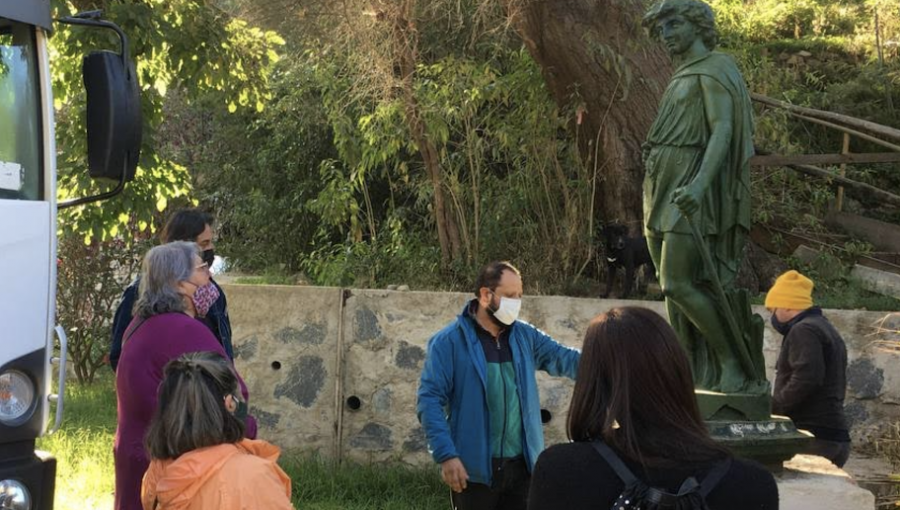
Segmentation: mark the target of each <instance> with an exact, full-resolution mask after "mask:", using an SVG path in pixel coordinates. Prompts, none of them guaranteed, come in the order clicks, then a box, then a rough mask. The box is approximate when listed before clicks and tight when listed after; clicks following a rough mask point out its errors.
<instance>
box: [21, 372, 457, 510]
mask: <svg viewBox="0 0 900 510" xmlns="http://www.w3.org/2000/svg"><path fill="white" fill-rule="evenodd" d="M65 406H66V407H65V419H64V420H63V426H62V429H60V431H59V432H57V433H56V434H53V435H52V436H48V437H45V438H42V439H41V440H39V441H38V447H39V448H40V449H42V450H46V451H48V452H50V453H52V454H53V455H54V456H56V459H57V477H56V505H55V507H54V508H56V510H88V509H104V510H106V509H109V508H112V505H113V487H114V479H115V471H114V468H113V456H112V447H113V439H114V437H115V431H116V395H115V392H114V390H113V378H112V374H111V373H109V371H108V370H105V371H104V372H102V373H101V374H100V376H99V377H98V379H97V381H96V382H95V383H94V384H92V385H79V384H74V383H73V384H69V386H68V388H67V389H66V404H65ZM281 465H282V467H283V468H284V470H285V471H286V472H287V473H288V474H289V475H290V477H291V479H292V480H293V493H294V506H295V507H296V508H298V509H303V510H413V509H415V510H419V509H427V510H431V509H437V510H442V509H446V508H449V506H450V505H449V497H450V493H449V490H448V489H447V488H446V487H445V486H444V485H443V484H442V483H441V481H440V477H439V476H438V474H437V470H436V469H414V468H408V467H403V466H399V465H392V466H385V465H380V464H373V465H366V464H359V463H354V462H345V463H342V464H341V465H335V464H334V463H332V462H330V461H329V460H327V459H322V458H319V457H315V456H311V455H294V456H288V455H286V456H284V457H282V461H281Z"/></svg>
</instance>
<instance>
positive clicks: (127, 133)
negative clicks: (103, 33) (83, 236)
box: [82, 51, 142, 181]
mask: <svg viewBox="0 0 900 510" xmlns="http://www.w3.org/2000/svg"><path fill="white" fill-rule="evenodd" d="M82 74H83V75H84V88H85V89H86V91H87V141H88V144H87V147H88V166H89V170H90V176H91V177H92V178H94V179H101V178H105V179H113V180H116V181H120V180H124V181H131V180H132V179H134V173H135V171H136V170H137V165H138V159H139V157H140V154H141V127H142V117H141V96H140V91H139V89H138V83H137V74H136V72H135V69H134V64H133V63H132V62H131V61H130V60H127V59H125V58H123V56H122V55H119V54H117V53H113V52H110V51H95V52H92V53H91V54H89V55H87V56H86V57H84V63H83V66H82ZM123 172H124V174H125V175H124V176H123V175H122V174H123ZM123 177H124V179H123Z"/></svg>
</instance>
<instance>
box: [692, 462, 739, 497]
mask: <svg viewBox="0 0 900 510" xmlns="http://www.w3.org/2000/svg"><path fill="white" fill-rule="evenodd" d="M731 461H732V458H731V457H730V456H729V457H726V458H725V459H723V460H722V461H720V462H718V463H716V465H715V466H713V468H712V469H711V470H710V471H709V473H707V474H706V477H704V478H703V481H702V482H700V495H701V496H703V499H704V500H705V499H706V497H707V496H709V493H710V492H712V490H713V489H715V488H716V485H718V484H719V482H720V481H722V478H724V477H725V475H726V474H727V473H728V471H729V470H730V469H731Z"/></svg>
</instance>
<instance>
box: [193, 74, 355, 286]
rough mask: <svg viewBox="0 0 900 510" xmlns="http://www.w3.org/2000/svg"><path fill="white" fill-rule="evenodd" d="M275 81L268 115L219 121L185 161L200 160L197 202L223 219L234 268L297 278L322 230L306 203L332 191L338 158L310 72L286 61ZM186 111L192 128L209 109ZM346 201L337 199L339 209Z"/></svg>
mask: <svg viewBox="0 0 900 510" xmlns="http://www.w3.org/2000/svg"><path fill="white" fill-rule="evenodd" d="M270 82H271V94H272V100H271V101H270V102H269V103H268V105H267V107H266V109H265V110H263V111H262V112H259V111H251V110H246V111H242V112H238V113H236V114H232V115H229V114H219V115H213V116H212V118H211V121H210V122H209V124H212V125H213V126H215V127H214V128H212V129H211V130H210V132H209V133H202V134H201V135H199V136H198V138H200V139H199V140H198V141H197V143H188V144H186V145H188V146H189V147H187V148H185V149H184V152H185V153H184V154H182V156H181V157H182V158H184V159H187V160H193V161H195V164H194V171H195V175H196V180H197V183H198V184H197V191H198V196H199V197H200V198H201V200H202V201H203V203H204V204H205V205H206V206H207V207H209V208H210V209H212V211H213V212H214V213H215V215H216V218H217V223H218V224H219V229H218V231H219V236H218V237H219V241H218V245H219V251H221V252H222V253H225V254H227V255H228V256H229V259H230V263H231V264H232V265H233V266H234V267H236V268H237V269H239V270H249V271H262V270H265V269H267V268H269V267H273V266H279V265H281V266H284V267H285V270H286V271H287V272H296V271H297V270H298V269H299V267H300V262H301V255H302V254H303V253H307V252H309V251H310V250H312V249H313V244H314V242H315V235H316V233H317V232H318V230H319V219H318V218H316V216H314V215H312V214H310V213H309V211H308V210H307V204H308V203H309V202H310V201H312V200H314V199H316V198H317V197H318V196H319V194H320V192H322V190H323V187H324V186H325V184H324V183H323V180H322V179H321V178H320V177H319V168H320V166H323V163H320V162H321V161H326V162H327V161H330V160H331V159H332V158H335V157H336V156H337V155H336V153H335V149H334V147H333V145H332V142H331V140H332V137H333V134H332V132H331V129H330V127H329V126H328V124H327V123H326V122H324V116H325V112H324V111H323V107H322V100H321V95H320V93H319V91H318V90H317V88H316V87H315V83H314V82H313V77H312V72H311V70H310V68H309V67H308V66H305V65H303V62H302V61H298V60H294V59H290V60H287V59H286V60H284V61H282V62H280V63H279V64H278V65H277V66H276V68H275V69H274V72H273V73H272V75H271V77H270ZM184 109H185V110H187V113H186V114H184V116H183V119H182V120H183V121H184V122H187V123H188V124H192V123H197V122H198V121H197V120H196V117H197V116H202V115H204V112H208V111H209V110H208V108H207V107H206V105H205V104H201V105H198V106H197V107H191V106H189V105H185V107H184ZM203 122H205V121H203ZM343 199H344V197H338V198H336V204H337V205H336V207H343V202H342V200H343ZM342 217H343V216H342Z"/></svg>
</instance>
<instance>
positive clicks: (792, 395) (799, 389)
mask: <svg viewBox="0 0 900 510" xmlns="http://www.w3.org/2000/svg"><path fill="white" fill-rule="evenodd" d="M813 286H814V284H813V282H812V280H810V279H809V278H807V277H806V276H803V275H802V274H800V273H799V272H797V271H793V270H791V271H788V272H786V273H784V274H783V275H781V276H779V277H778V279H776V280H775V284H774V285H772V288H771V289H770V290H769V293H768V294H767V295H766V308H767V309H768V310H769V311H770V312H771V313H772V327H774V328H775V330H776V331H778V332H779V333H781V334H782V335H783V336H784V341H783V342H782V344H781V352H780V353H779V355H778V361H777V362H776V363H775V372H776V375H775V389H774V395H773V396H772V413H773V414H778V415H783V416H787V417H789V418H790V419H792V420H793V421H794V424H795V425H797V427H798V428H800V429H804V430H808V431H809V432H811V433H812V434H813V436H815V439H814V440H813V442H812V444H811V445H810V447H809V448H808V449H807V450H806V451H804V452H803V453H808V454H812V455H819V456H822V457H825V458H827V459H828V460H830V461H831V462H833V463H834V464H835V465H836V466H838V467H842V466H843V465H844V463H845V462H847V457H848V456H849V455H850V432H849V428H848V426H847V419H846V417H845V416H844V395H845V393H846V391H847V375H846V374H847V347H846V345H844V339H843V338H841V335H840V333H838V331H837V330H836V329H835V328H834V326H833V325H832V324H831V322H829V321H828V319H826V318H825V316H824V315H823V314H822V310H821V309H820V308H819V307H817V306H815V305H814V304H813V299H812V291H813Z"/></svg>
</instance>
